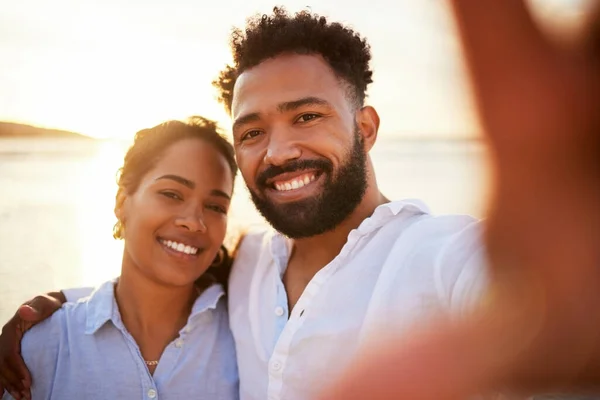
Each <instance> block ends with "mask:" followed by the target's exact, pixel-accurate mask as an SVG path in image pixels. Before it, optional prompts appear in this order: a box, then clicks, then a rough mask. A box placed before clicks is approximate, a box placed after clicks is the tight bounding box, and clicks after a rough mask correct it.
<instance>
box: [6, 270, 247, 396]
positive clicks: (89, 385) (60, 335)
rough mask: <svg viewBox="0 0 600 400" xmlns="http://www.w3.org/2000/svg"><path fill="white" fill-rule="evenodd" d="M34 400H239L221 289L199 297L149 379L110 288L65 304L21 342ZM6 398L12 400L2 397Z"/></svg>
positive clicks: (211, 289)
mask: <svg viewBox="0 0 600 400" xmlns="http://www.w3.org/2000/svg"><path fill="white" fill-rule="evenodd" d="M21 346H22V354H23V358H24V359H25V363H26V364H27V366H28V367H29V370H30V371H31V375H32V379H33V385H32V390H31V394H32V396H33V399H34V400H37V399H61V400H62V399H102V400H104V399H123V400H125V399H144V400H159V399H160V400H170V399H173V400H175V399H224V400H230V399H238V398H239V389H238V372H237V365H236V356H235V348H234V342H233V339H232V336H231V332H230V330H229V322H228V316H227V310H226V301H225V297H224V292H223V288H222V287H221V286H220V285H214V286H211V287H209V288H208V289H206V290H205V291H204V292H203V293H202V295H200V296H199V297H198V299H197V300H196V302H195V303H194V306H193V308H192V313H191V314H190V317H189V319H188V322H187V324H186V326H185V327H184V328H183V329H182V330H181V331H180V332H179V337H178V338H177V339H176V340H175V341H173V342H172V343H170V344H169V345H168V346H167V347H166V348H165V350H164V352H163V354H162V356H161V358H160V361H159V363H158V366H157V367H156V370H155V371H154V375H151V374H150V372H149V371H148V368H147V367H146V365H145V363H144V360H143V358H142V355H141V353H140V351H139V348H138V346H137V344H136V343H135V341H134V339H133V337H132V336H131V335H130V334H129V332H128V331H127V329H125V326H124V325H123V321H122V320H121V315H120V313H119V309H118V307H117V303H116V300H115V296H114V282H106V283H104V284H103V285H102V286H100V287H99V288H98V289H97V290H96V291H95V292H93V293H92V294H91V295H90V296H89V297H87V298H85V299H82V300H80V301H79V302H77V303H67V304H65V305H64V307H63V308H62V309H60V310H59V311H57V312H56V313H54V315H53V316H52V317H51V318H49V319H47V320H46V321H44V322H42V323H40V324H38V325H36V326H35V327H33V328H32V329H31V330H30V331H29V332H28V333H27V334H26V335H25V337H24V338H23V342H22V344H21ZM8 398H10V397H8Z"/></svg>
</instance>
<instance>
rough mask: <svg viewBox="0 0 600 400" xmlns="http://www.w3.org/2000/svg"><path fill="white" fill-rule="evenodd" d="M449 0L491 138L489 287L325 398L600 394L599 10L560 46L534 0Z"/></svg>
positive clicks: (376, 352) (373, 352) (377, 350)
mask: <svg viewBox="0 0 600 400" xmlns="http://www.w3.org/2000/svg"><path fill="white" fill-rule="evenodd" d="M450 3H451V5H452V6H453V9H454V13H455V17H456V20H457V22H458V27H459V32H460V33H461V36H462V41H463V47H464V49H465V54H466V59H467V63H468V65H469V67H470V72H471V77H472V78H473V84H474V85H473V86H474V91H475V94H476V98H477V103H478V106H479V115H480V117H481V120H482V123H483V126H484V128H485V131H486V136H487V139H488V141H489V143H490V144H491V146H492V147H491V152H490V154H491V157H492V161H493V167H494V169H493V172H494V178H495V181H494V183H495V185H494V193H493V198H492V204H491V206H490V212H489V214H488V217H489V218H488V220H487V223H486V239H487V251H488V256H489V259H490V269H489V271H490V277H491V282H492V284H491V287H492V290H491V291H490V292H489V293H488V297H487V298H486V299H485V300H484V302H483V304H482V305H481V308H480V309H479V310H478V312H477V313H476V314H473V315H472V316H470V317H469V318H465V320H463V321H460V322H459V323H449V322H448V321H438V322H437V323H436V324H435V325H432V326H429V327H428V328H427V329H424V330H423V331H421V332H412V333H411V336H410V337H404V338H402V339H398V340H397V341H396V342H392V343H389V342H388V343H382V344H381V345H380V346H379V347H374V348H372V349H369V352H368V353H367V354H363V357H362V358H361V359H360V360H359V362H357V363H356V364H355V365H354V366H352V368H350V369H349V371H348V372H347V374H346V375H345V376H344V377H343V379H342V380H341V381H340V382H337V383H336V385H335V386H334V387H333V388H332V390H331V391H330V392H328V393H326V394H325V395H324V396H323V397H322V398H323V399H328V400H330V399H344V400H348V399H362V398H369V399H388V398H389V399H391V398H407V399H415V398H419V399H431V400H434V399H435V400H447V399H460V398H469V396H470V395H472V394H473V393H480V392H490V391H494V390H495V389H498V388H507V389H509V390H510V391H511V392H515V393H518V394H524V395H527V394H530V393H544V392H556V391H561V392H574V391H577V392H580V391H581V392H585V391H593V390H597V391H598V390H600V314H599V313H598V312H597V304H599V303H600V268H599V266H600V246H598V243H600V207H598V205H599V204H600V168H598V160H599V159H600V153H599V151H600V130H599V129H600V114H599V113H598V105H599V104H600V61H599V60H600V7H598V9H597V10H596V11H597V13H596V14H595V19H594V20H592V21H591V22H593V24H592V25H590V29H589V31H588V32H587V33H588V35H587V36H586V37H585V38H584V39H585V40H584V41H581V42H575V41H574V42H573V43H563V44H561V45H557V44H556V43H554V42H553V41H551V40H550V39H549V38H547V37H545V35H544V33H543V31H542V30H541V29H540V28H539V27H537V26H536V24H535V23H534V21H533V18H532V16H531V15H530V14H529V12H528V10H527V7H526V2H525V1H524V0H502V1H498V0H452V1H451V2H450ZM596 6H598V4H596Z"/></svg>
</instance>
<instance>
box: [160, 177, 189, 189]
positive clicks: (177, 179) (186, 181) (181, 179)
mask: <svg viewBox="0 0 600 400" xmlns="http://www.w3.org/2000/svg"><path fill="white" fill-rule="evenodd" d="M161 179H170V180H172V181H175V182H177V183H180V184H182V185H183V186H187V187H189V188H190V189H194V188H195V187H196V184H195V183H194V182H192V181H190V180H189V179H185V178H184V177H182V176H179V175H171V174H168V175H163V176H161V177H159V178H156V179H155V180H156V181H159V180H161Z"/></svg>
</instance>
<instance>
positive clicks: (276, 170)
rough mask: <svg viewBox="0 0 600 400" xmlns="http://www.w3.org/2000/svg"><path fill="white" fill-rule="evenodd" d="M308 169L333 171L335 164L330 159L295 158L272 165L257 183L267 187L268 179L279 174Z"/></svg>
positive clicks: (259, 185)
mask: <svg viewBox="0 0 600 400" xmlns="http://www.w3.org/2000/svg"><path fill="white" fill-rule="evenodd" d="M308 169H316V170H321V171H322V172H331V171H333V164H332V163H331V161H329V160H294V161H290V162H288V163H286V164H284V165H271V166H269V167H268V168H267V169H265V170H264V171H262V172H261V173H260V174H259V175H258V177H257V178H256V183H257V185H258V187H266V186H267V180H269V179H272V178H275V177H276V176H278V175H281V174H283V173H286V172H297V171H303V170H308Z"/></svg>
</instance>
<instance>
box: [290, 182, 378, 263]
mask: <svg viewBox="0 0 600 400" xmlns="http://www.w3.org/2000/svg"><path fill="white" fill-rule="evenodd" d="M388 202H389V200H388V199H387V198H386V197H385V196H384V195H383V194H381V193H380V192H379V191H378V190H377V191H374V193H368V192H367V194H366V195H365V197H364V198H363V201H361V203H360V204H359V205H358V207H356V209H355V210H354V211H353V212H352V214H350V216H349V217H348V218H346V219H345V220H344V221H343V222H342V223H341V224H340V225H338V226H337V227H336V228H335V229H333V230H331V231H329V232H325V233H323V234H321V235H317V236H313V237H309V238H304V239H295V240H293V250H292V255H291V257H290V261H291V260H292V258H293V259H295V260H302V263H301V264H302V265H306V266H307V267H309V266H311V265H312V266H315V267H317V266H318V265H320V267H318V268H319V269H320V268H322V267H323V266H325V265H327V264H328V263H329V262H331V260H333V259H334V258H335V257H336V256H337V255H338V254H339V253H340V251H341V250H342V248H343V247H344V245H345V244H346V241H347V240H348V235H349V234H350V232H351V231H352V230H353V229H356V228H358V226H359V225H360V224H361V223H362V222H363V221H364V220H365V219H367V218H369V217H370V216H371V215H372V214H373V212H374V211H375V209H376V208H377V207H379V206H380V205H382V204H385V203H388ZM315 272H316V271H315Z"/></svg>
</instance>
